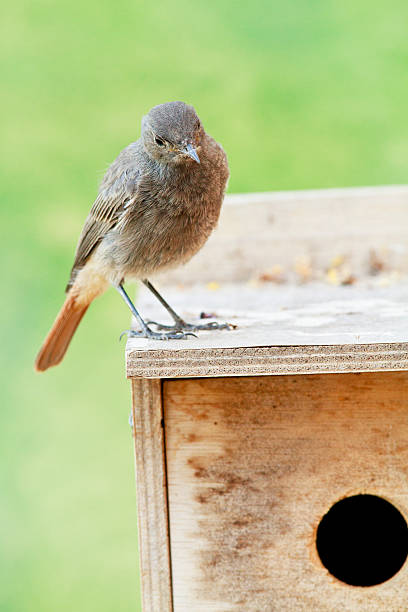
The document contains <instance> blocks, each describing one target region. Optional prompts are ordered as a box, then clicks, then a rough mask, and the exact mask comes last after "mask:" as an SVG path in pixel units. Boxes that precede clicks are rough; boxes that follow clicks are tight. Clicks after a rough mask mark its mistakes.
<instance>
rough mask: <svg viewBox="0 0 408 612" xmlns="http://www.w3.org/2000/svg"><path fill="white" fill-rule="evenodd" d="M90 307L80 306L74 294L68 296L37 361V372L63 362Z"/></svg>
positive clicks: (35, 365) (86, 305)
mask: <svg viewBox="0 0 408 612" xmlns="http://www.w3.org/2000/svg"><path fill="white" fill-rule="evenodd" d="M88 306H89V304H78V303H77V302H76V300H75V296H73V295H72V294H71V295H70V294H68V295H67V297H66V300H65V302H64V304H63V305H62V308H61V310H60V311H59V313H58V316H57V318H56V319H55V322H54V325H53V326H52V327H51V329H50V331H49V332H48V335H47V337H46V338H45V340H44V343H43V345H42V347H41V349H40V351H39V353H38V355H37V358H36V360H35V364H34V367H35V369H36V370H37V372H44V370H47V369H48V368H50V367H51V366H56V365H58V364H59V363H60V361H62V359H63V357H64V355H65V353H66V351H67V348H68V346H69V343H70V342H71V338H72V336H73V335H74V333H75V330H76V328H77V327H78V325H79V323H80V321H81V319H82V317H83V316H84V314H85V313H86V311H87V309H88Z"/></svg>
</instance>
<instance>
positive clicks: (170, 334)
mask: <svg viewBox="0 0 408 612" xmlns="http://www.w3.org/2000/svg"><path fill="white" fill-rule="evenodd" d="M115 288H116V289H117V291H118V292H119V293H120V295H121V296H122V298H123V299H124V300H125V302H126V304H127V305H128V306H129V308H130V311H131V313H132V314H133V315H134V316H135V317H136V319H137V321H138V323H139V325H140V327H141V329H140V330H134V329H128V330H126V331H125V332H123V333H124V334H127V336H128V337H129V338H153V339H154V340H180V339H182V338H187V336H194V334H192V333H191V332H188V331H184V330H182V329H171V330H170V331H167V332H161V333H160V332H154V331H152V330H151V329H150V327H149V326H148V325H147V323H146V322H145V321H144V320H143V319H142V317H141V316H140V314H139V313H138V311H137V310H136V308H135V306H134V304H133V302H132V300H131V299H130V297H129V296H128V294H127V293H126V291H125V290H124V288H123V285H122V284H119V285H115ZM122 335H123V334H121V337H122Z"/></svg>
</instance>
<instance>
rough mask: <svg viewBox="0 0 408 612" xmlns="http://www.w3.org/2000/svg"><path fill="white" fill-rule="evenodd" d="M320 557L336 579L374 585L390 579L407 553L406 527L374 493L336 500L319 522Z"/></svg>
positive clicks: (390, 505)
mask: <svg viewBox="0 0 408 612" xmlns="http://www.w3.org/2000/svg"><path fill="white" fill-rule="evenodd" d="M316 547H317V551H318V553H319V556H320V560H321V562H322V563H323V565H324V566H325V567H326V568H327V569H328V571H329V572H330V573H331V574H332V575H333V576H335V577H336V578H337V579H338V580H341V581H342V582H345V583H347V584H350V585H353V586H367V587H368V586H374V585H376V584H380V583H382V582H385V581H386V580H389V579H390V578H392V577H393V576H394V575H395V574H396V573H397V572H398V571H399V570H400V569H401V567H402V566H403V565H404V563H405V560H406V558H407V554H408V526H407V523H406V520H405V518H404V517H403V516H402V514H401V512H400V511H399V510H397V508H396V507H395V506H393V505H392V504H391V503H390V502H388V501H386V500H385V499H383V498H381V497H377V496H376V495H354V496H352V497H347V498H345V499H342V500H340V501H338V502H337V503H335V504H334V505H333V506H332V507H331V508H330V510H329V512H328V513H327V514H325V516H324V517H323V518H322V520H321V521H320V523H319V526H318V529H317V534H316Z"/></svg>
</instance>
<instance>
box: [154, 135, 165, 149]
mask: <svg viewBox="0 0 408 612" xmlns="http://www.w3.org/2000/svg"><path fill="white" fill-rule="evenodd" d="M154 141H155V143H156V144H157V145H159V147H164V140H162V139H161V138H159V137H158V136H156V138H155V139H154Z"/></svg>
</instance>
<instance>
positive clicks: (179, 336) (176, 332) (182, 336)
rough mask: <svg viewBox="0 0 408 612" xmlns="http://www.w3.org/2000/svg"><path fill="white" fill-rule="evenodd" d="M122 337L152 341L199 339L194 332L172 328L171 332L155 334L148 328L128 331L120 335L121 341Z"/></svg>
mask: <svg viewBox="0 0 408 612" xmlns="http://www.w3.org/2000/svg"><path fill="white" fill-rule="evenodd" d="M122 336H127V337H128V338H151V339H152V340H186V339H187V338H188V336H194V338H197V336H196V335H195V334H193V333H192V332H188V331H184V330H182V329H173V328H170V331H167V332H155V331H152V330H151V329H149V328H148V327H147V328H146V329H142V330H137V329H126V330H125V331H123V332H122V333H121V334H120V337H119V340H121V339H122Z"/></svg>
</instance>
